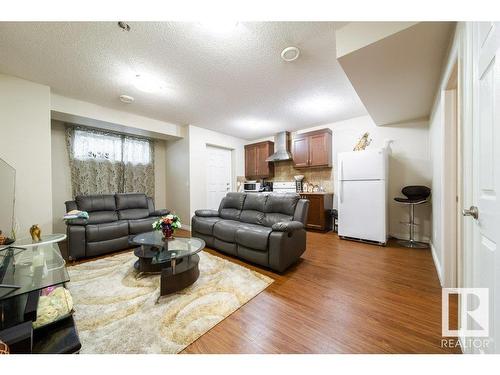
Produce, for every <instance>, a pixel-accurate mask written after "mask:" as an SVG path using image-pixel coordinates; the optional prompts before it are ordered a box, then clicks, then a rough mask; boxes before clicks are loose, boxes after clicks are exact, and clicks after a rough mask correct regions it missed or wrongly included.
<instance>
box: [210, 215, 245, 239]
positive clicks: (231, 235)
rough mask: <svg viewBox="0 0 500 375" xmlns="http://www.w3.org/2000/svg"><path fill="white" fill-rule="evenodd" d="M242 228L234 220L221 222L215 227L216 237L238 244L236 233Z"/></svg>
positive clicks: (214, 233)
mask: <svg viewBox="0 0 500 375" xmlns="http://www.w3.org/2000/svg"><path fill="white" fill-rule="evenodd" d="M240 227H241V223H240V222H239V221H234V220H221V221H219V222H217V223H215V225H214V232H213V235H214V237H216V238H218V239H220V240H223V241H226V242H231V243H234V242H236V231H237V230H238V229H239V228H240Z"/></svg>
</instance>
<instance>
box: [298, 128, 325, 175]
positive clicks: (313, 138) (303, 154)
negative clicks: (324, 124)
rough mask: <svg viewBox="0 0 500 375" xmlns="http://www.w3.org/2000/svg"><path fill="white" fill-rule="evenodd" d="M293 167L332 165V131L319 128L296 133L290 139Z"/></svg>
mask: <svg viewBox="0 0 500 375" xmlns="http://www.w3.org/2000/svg"><path fill="white" fill-rule="evenodd" d="M292 156H293V163H294V166H295V168H308V167H331V166H332V131H331V130H330V129H321V130H316V131H312V132H308V133H301V134H296V135H295V137H294V138H293V140H292Z"/></svg>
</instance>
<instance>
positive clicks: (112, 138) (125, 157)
mask: <svg viewBox="0 0 500 375" xmlns="http://www.w3.org/2000/svg"><path fill="white" fill-rule="evenodd" d="M73 155H74V158H75V159H78V160H98V161H105V160H107V161H110V162H115V163H129V164H134V165H136V164H144V165H146V164H150V163H151V143H150V141H148V140H147V139H140V138H132V137H128V136H123V135H118V134H110V133H104V132H102V133H101V132H98V131H92V130H80V129H75V132H74V140H73Z"/></svg>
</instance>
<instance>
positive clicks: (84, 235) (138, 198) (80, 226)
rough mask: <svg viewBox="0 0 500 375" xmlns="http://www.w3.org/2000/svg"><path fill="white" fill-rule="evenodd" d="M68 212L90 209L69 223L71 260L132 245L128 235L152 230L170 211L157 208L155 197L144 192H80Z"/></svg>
mask: <svg viewBox="0 0 500 375" xmlns="http://www.w3.org/2000/svg"><path fill="white" fill-rule="evenodd" d="M65 204H66V211H67V212H68V211H71V210H80V211H87V212H88V214H89V218H88V219H73V220H70V221H68V222H67V227H66V230H67V235H68V254H69V257H70V259H78V258H85V257H92V256H97V255H103V254H106V253H110V252H112V251H117V250H123V249H127V248H129V247H130V246H129V237H130V236H133V235H136V234H139V233H144V232H151V231H152V230H153V228H152V224H153V222H154V221H155V220H157V219H158V218H159V217H161V216H163V215H167V214H168V213H169V211H168V210H165V209H162V210H156V209H155V206H154V202H153V199H152V198H149V197H147V196H146V194H141V193H123V194H107V195H105V194H103V195H80V196H77V197H76V198H75V200H74V201H68V202H66V203H65Z"/></svg>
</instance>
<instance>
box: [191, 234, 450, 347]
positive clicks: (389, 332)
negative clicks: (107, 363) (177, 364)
mask: <svg viewBox="0 0 500 375" xmlns="http://www.w3.org/2000/svg"><path fill="white" fill-rule="evenodd" d="M207 251H209V252H210V253H212V254H215V255H218V256H221V257H224V258H226V259H230V260H231V261H234V262H237V263H239V264H242V265H244V266H247V267H251V268H252V269H255V270H257V271H259V272H261V273H264V274H266V275H268V276H270V277H272V278H273V279H274V280H275V282H274V283H273V284H272V285H271V286H270V287H268V288H267V289H266V290H265V291H264V292H262V293H261V294H259V295H258V296H257V297H255V298H253V299H252V300H251V301H249V302H248V303H247V304H246V305H244V306H243V307H242V308H240V309H239V310H238V311H236V312H235V313H233V314H232V315H230V316H229V317H228V318H226V319H225V320H224V321H222V322H221V323H219V324H218V325H217V326H215V327H214V328H213V329H211V330H210V331H209V332H207V333H206V334H205V335H203V336H202V337H200V338H199V339H198V340H196V341H195V342H194V343H192V344H191V345H190V346H188V347H187V348H186V349H185V350H184V351H183V353H450V352H452V353H453V352H454V353H459V352H460V351H459V350H458V349H454V350H453V349H447V348H441V339H442V337H441V288H440V285H439V280H438V277H437V274H436V270H435V268H434V264H433V260H432V255H431V252H430V250H420V249H407V248H402V247H398V246H396V245H395V244H392V243H391V244H390V245H389V246H387V247H378V246H374V245H368V244H362V243H357V242H351V241H345V240H340V239H339V238H338V236H337V235H336V234H335V233H315V232H308V235H307V250H306V252H305V253H304V255H303V256H302V260H301V261H299V263H297V264H296V265H295V266H293V267H292V268H291V269H289V270H288V271H287V272H286V273H284V274H282V275H280V274H276V273H274V272H271V271H268V270H265V269H262V268H259V267H254V266H250V265H249V264H248V263H245V262H242V261H239V260H237V259H235V258H232V257H228V256H224V255H223V254H221V253H219V252H217V251H214V250H209V249H207ZM452 307H453V309H456V302H455V303H452ZM451 320H452V321H453V320H455V321H456V311H455V312H453V313H452V314H451Z"/></svg>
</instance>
